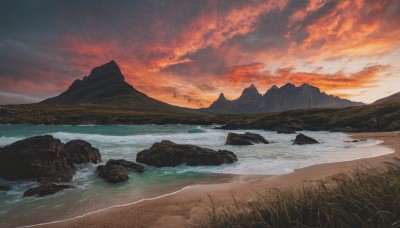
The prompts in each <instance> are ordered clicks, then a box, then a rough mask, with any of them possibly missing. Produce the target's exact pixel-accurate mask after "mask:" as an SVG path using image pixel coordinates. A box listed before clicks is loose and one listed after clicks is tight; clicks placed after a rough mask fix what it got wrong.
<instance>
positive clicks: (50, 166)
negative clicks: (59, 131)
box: [0, 135, 75, 181]
mask: <svg viewBox="0 0 400 228" xmlns="http://www.w3.org/2000/svg"><path fill="white" fill-rule="evenodd" d="M74 175H75V170H74V168H73V167H72V166H71V165H70V163H69V161H68V159H67V157H66V156H65V152H64V144H62V143H61V141H60V140H58V139H55V138H53V136H50V135H45V136H35V137H31V138H27V139H24V140H21V141H18V142H15V143H13V144H11V145H9V146H6V147H4V148H2V149H1V151H0V177H1V178H4V179H7V180H18V179H33V180H37V181H70V180H72V177H73V176H74Z"/></svg>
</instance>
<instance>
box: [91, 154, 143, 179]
mask: <svg viewBox="0 0 400 228" xmlns="http://www.w3.org/2000/svg"><path fill="white" fill-rule="evenodd" d="M143 170H144V167H143V166H142V165H140V164H136V163H134V162H131V161H126V160H123V159H119V160H114V159H111V160H109V161H108V162H107V164H106V165H99V166H98V167H97V170H96V172H97V173H98V175H99V176H100V177H102V178H104V179H105V180H107V181H109V182H111V183H118V182H123V181H126V180H128V179H129V176H128V171H135V172H137V173H142V172H143Z"/></svg>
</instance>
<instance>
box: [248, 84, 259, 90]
mask: <svg viewBox="0 0 400 228" xmlns="http://www.w3.org/2000/svg"><path fill="white" fill-rule="evenodd" d="M247 89H257V88H256V86H255V85H254V84H251V85H250V86H249V87H247Z"/></svg>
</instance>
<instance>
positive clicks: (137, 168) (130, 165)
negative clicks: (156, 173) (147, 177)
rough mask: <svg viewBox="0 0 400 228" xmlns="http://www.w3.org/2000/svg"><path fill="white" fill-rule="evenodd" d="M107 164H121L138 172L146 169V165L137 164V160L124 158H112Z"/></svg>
mask: <svg viewBox="0 0 400 228" xmlns="http://www.w3.org/2000/svg"><path fill="white" fill-rule="evenodd" d="M107 165H119V166H122V167H124V168H125V169H127V170H129V171H133V172H137V173H143V171H144V166H142V165H140V164H137V163H135V162H131V161H126V160H124V159H118V160H114V159H110V160H109V161H108V162H107Z"/></svg>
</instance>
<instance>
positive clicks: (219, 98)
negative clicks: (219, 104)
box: [218, 93, 226, 100]
mask: <svg viewBox="0 0 400 228" xmlns="http://www.w3.org/2000/svg"><path fill="white" fill-rule="evenodd" d="M218 100H226V98H225V95H224V93H220V94H219V97H218Z"/></svg>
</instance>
